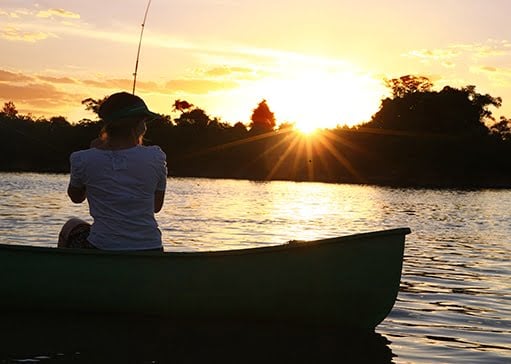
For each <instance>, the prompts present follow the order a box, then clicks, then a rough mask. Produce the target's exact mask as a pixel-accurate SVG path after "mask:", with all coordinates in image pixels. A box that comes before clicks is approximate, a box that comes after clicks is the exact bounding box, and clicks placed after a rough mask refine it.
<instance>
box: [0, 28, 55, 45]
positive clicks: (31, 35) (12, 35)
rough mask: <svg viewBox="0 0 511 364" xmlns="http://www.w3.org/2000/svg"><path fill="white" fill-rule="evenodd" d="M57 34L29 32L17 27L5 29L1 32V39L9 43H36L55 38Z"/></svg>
mask: <svg viewBox="0 0 511 364" xmlns="http://www.w3.org/2000/svg"><path fill="white" fill-rule="evenodd" d="M54 37H55V34H53V33H47V32H40V31H27V30H22V29H19V28H16V27H5V28H4V29H1V30H0V39H5V40H9V41H22V42H29V43H35V42H36V41H38V40H43V39H48V38H54Z"/></svg>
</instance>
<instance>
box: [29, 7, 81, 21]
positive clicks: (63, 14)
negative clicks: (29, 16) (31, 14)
mask: <svg viewBox="0 0 511 364" xmlns="http://www.w3.org/2000/svg"><path fill="white" fill-rule="evenodd" d="M36 16H37V17H38V18H51V17H60V18H70V19H80V14H78V13H74V12H72V11H68V10H64V9H48V10H41V11H39V12H38V13H37V14H36Z"/></svg>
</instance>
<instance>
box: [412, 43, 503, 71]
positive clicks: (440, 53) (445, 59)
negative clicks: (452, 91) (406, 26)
mask: <svg viewBox="0 0 511 364" xmlns="http://www.w3.org/2000/svg"><path fill="white" fill-rule="evenodd" d="M508 55H511V43H510V42H509V41H507V40H492V39H490V40H488V41H486V42H485V43H461V44H452V45H450V46H448V47H446V48H438V49H418V50H412V51H409V52H407V53H406V54H405V56H408V57H412V58H418V59H419V60H421V61H422V62H430V61H438V62H440V63H441V64H442V65H443V66H444V67H449V68H450V67H453V66H454V65H455V64H454V62H453V61H452V60H453V59H455V58H461V57H471V58H472V59H478V60H479V59H483V58H491V57H502V56H508Z"/></svg>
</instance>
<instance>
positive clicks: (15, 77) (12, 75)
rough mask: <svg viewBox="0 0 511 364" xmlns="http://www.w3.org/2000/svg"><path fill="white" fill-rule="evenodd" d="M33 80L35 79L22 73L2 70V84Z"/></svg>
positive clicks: (0, 71) (0, 79)
mask: <svg viewBox="0 0 511 364" xmlns="http://www.w3.org/2000/svg"><path fill="white" fill-rule="evenodd" d="M33 80H34V78H33V77H31V76H27V75H24V74H22V73H16V72H9V71H5V70H0V82H28V81H33Z"/></svg>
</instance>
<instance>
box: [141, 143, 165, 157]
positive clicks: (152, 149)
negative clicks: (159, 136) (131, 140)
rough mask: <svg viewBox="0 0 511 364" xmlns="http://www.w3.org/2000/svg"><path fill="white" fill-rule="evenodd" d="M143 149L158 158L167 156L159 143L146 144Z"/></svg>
mask: <svg viewBox="0 0 511 364" xmlns="http://www.w3.org/2000/svg"><path fill="white" fill-rule="evenodd" d="M142 150H144V152H145V153H147V154H151V155H153V156H154V157H156V158H166V155H165V152H164V151H163V150H162V149H161V148H160V147H159V146H158V145H144V146H142Z"/></svg>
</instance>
